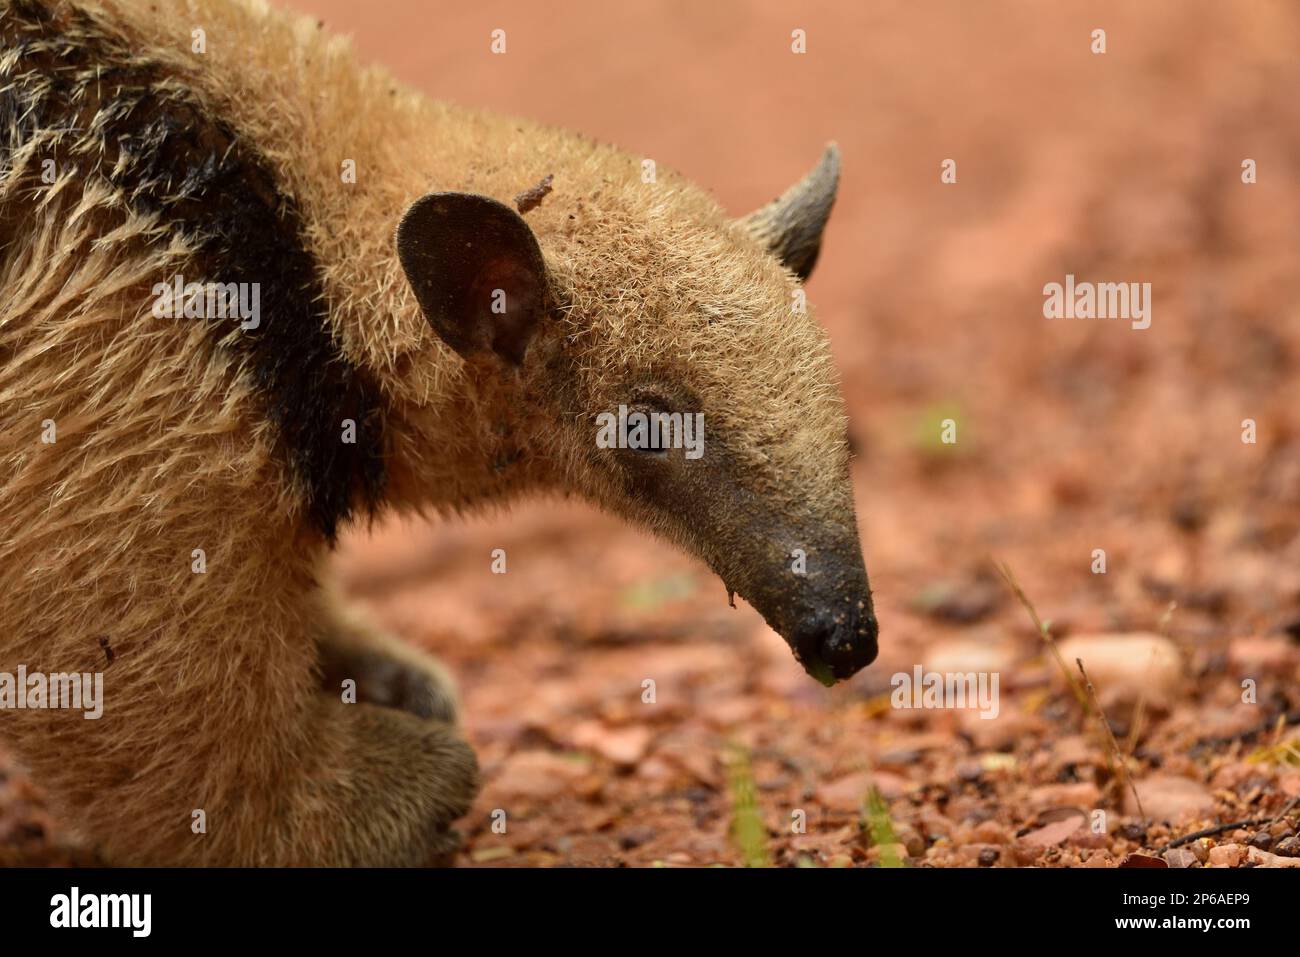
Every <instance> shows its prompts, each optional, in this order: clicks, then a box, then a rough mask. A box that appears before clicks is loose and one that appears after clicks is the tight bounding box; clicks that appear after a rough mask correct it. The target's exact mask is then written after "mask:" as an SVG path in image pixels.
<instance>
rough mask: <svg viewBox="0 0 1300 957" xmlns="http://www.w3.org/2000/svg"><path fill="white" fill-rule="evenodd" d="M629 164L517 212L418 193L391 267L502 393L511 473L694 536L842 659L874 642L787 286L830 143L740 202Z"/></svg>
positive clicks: (798, 261) (818, 649)
mask: <svg viewBox="0 0 1300 957" xmlns="http://www.w3.org/2000/svg"><path fill="white" fill-rule="evenodd" d="M603 165H604V166H605V168H606V169H608V168H609V167H610V166H611V165H614V164H613V163H612V162H606V163H604V164H603ZM640 172H641V170H640V168H639V165H638V164H635V161H629V162H628V164H627V168H626V169H624V170H623V171H622V174H621V175H610V174H609V173H606V172H604V170H602V173H603V175H599V176H595V177H593V179H595V180H596V182H595V183H594V185H589V184H577V183H565V182H564V181H563V178H562V177H557V180H556V182H555V194H554V196H553V197H552V198H551V199H550V200H548V202H547V203H546V204H545V205H544V208H543V210H541V211H540V212H541V215H536V216H535V215H532V214H530V215H529V220H528V222H526V221H525V219H524V217H523V216H522V215H520V214H519V213H518V212H516V211H515V210H514V209H513V208H511V207H509V206H507V205H504V204H503V203H500V202H498V201H497V200H495V199H491V198H488V197H485V196H480V195H473V194H467V193H432V194H430V195H427V196H425V197H423V198H422V199H420V200H418V201H417V202H416V203H415V204H414V205H412V206H411V207H410V209H409V210H408V211H407V212H406V214H405V216H404V218H403V219H402V221H401V225H400V226H399V228H398V230H397V250H398V253H399V256H400V259H401V262H402V267H403V269H404V270H405V273H406V276H407V278H408V280H409V281H410V284H411V288H412V290H413V292H414V294H415V298H416V299H417V300H418V302H419V304H420V307H421V309H422V310H423V312H424V315H425V317H426V318H427V319H428V321H429V323H430V325H431V326H432V327H433V329H434V330H435V331H436V332H437V334H438V336H439V337H441V339H442V341H443V342H444V343H445V344H446V345H447V346H449V347H451V349H453V350H455V352H456V353H458V354H459V355H460V356H461V357H462V359H463V360H464V364H465V370H466V375H467V380H468V381H470V382H471V383H480V384H481V383H484V382H487V383H489V384H490V387H491V388H492V389H493V390H495V392H496V393H497V394H498V395H506V396H508V404H510V405H511V406H512V407H513V408H514V410H515V411H514V414H512V415H511V417H510V424H509V426H508V427H503V431H508V432H510V433H511V441H512V443H513V445H514V448H516V449H517V456H515V457H516V458H518V459H519V460H520V461H519V462H518V468H519V469H520V470H521V471H524V472H527V473H528V474H530V475H531V476H532V477H533V479H534V480H535V481H536V483H537V484H543V485H549V486H551V487H553V488H557V489H561V490H565V491H571V492H577V493H579V494H581V495H582V496H584V497H586V498H588V499H590V500H592V501H594V502H595V503H597V504H598V505H600V506H602V507H604V508H605V509H608V510H610V511H613V512H615V513H617V514H619V515H621V516H624V517H625V518H628V519H630V520H632V521H634V522H637V523H639V524H641V525H643V526H645V527H647V528H649V529H652V530H654V531H655V532H658V533H660V534H662V535H664V536H666V537H667V538H669V539H671V540H672V541H674V542H676V543H678V544H679V545H681V546H682V547H684V548H685V549H687V550H688V551H690V552H692V553H694V554H695V555H697V556H699V557H700V558H701V559H703V560H704V561H705V562H707V563H708V564H709V566H710V567H712V568H713V570H714V571H715V572H717V574H718V575H719V576H721V578H722V580H723V582H724V583H725V585H726V587H727V589H728V590H729V591H734V592H736V593H738V594H740V595H741V596H742V597H743V598H745V599H746V600H747V601H748V602H749V603H750V604H751V605H753V606H754V607H755V608H757V609H758V611H759V612H760V613H761V614H762V615H763V617H764V618H765V619H766V620H767V622H768V623H769V624H770V625H771V626H772V627H773V628H774V629H775V630H776V631H777V632H779V633H780V634H781V635H782V637H783V638H784V639H785V640H786V641H787V642H788V643H789V645H790V647H791V648H792V649H793V651H794V653H795V655H796V657H797V658H798V659H799V661H800V662H801V663H802V664H803V666H804V668H805V669H806V670H807V671H808V672H809V673H810V674H812V675H813V676H814V677H816V678H817V679H819V680H820V681H822V682H824V683H826V684H830V683H832V682H833V681H835V680H837V679H841V678H847V677H848V676H850V675H852V674H854V673H855V672H856V671H858V670H859V669H860V668H862V667H864V666H865V665H867V664H869V663H870V662H871V661H872V660H873V659H874V658H875V656H876V619H875V616H874V614H873V610H872V602H871V592H870V589H869V587H868V584H867V575H866V570H865V567H864V565H863V560H862V550H861V546H860V545H859V542H858V531H857V522H856V519H855V517H854V508H853V495H852V488H851V484H850V479H849V455H848V446H847V441H846V422H845V416H844V410H843V403H842V400H841V398H840V394H839V389H838V386H837V383H836V379H835V375H834V369H833V366H832V363H831V359H830V355H829V350H828V346H827V341H826V336H825V334H824V332H823V331H822V329H821V328H820V327H819V326H818V325H817V324H816V323H815V322H814V321H813V318H812V316H811V314H810V311H809V310H808V308H807V306H806V303H805V299H804V295H803V285H802V283H803V280H805V279H806V278H807V277H808V274H809V273H810V272H811V270H812V267H813V265H814V263H815V261H816V259H817V254H818V250H819V248H820V243H821V236H822V230H823V228H824V226H825V224H826V220H827V217H828V216H829V214H830V209H831V205H832V203H833V201H834V198H835V189H836V185H837V182H838V178H839V157H838V152H837V150H836V149H835V147H834V146H831V147H829V148H828V149H827V151H826V154H825V156H824V157H823V159H822V161H821V163H820V164H819V165H818V166H817V168H816V169H815V170H813V172H812V173H810V174H809V175H808V176H807V177H806V178H805V179H804V180H803V181H802V182H800V183H798V184H797V185H796V186H794V187H793V188H791V189H790V190H789V191H788V192H786V193H785V194H784V195H783V196H781V197H780V198H778V199H777V200H775V201H773V202H772V203H771V204H769V205H768V206H766V207H764V208H763V209H760V210H758V211H757V212H755V213H753V214H752V215H750V216H748V217H745V218H744V219H741V220H730V219H728V218H727V217H726V216H725V215H724V214H723V213H722V212H721V210H720V209H719V208H718V207H717V205H716V203H714V202H713V201H712V200H711V199H710V198H709V197H707V195H705V194H704V193H703V192H702V191H700V190H698V189H697V188H695V187H693V186H691V185H690V184H689V183H687V182H685V181H684V180H680V179H678V178H676V177H669V178H668V179H667V181H665V178H664V177H663V176H662V175H661V176H660V177H659V181H658V182H657V183H649V184H648V183H646V182H645V181H644V180H645V177H644V176H642V175H639V174H640ZM520 185H521V186H523V185H527V184H520ZM523 205H524V206H525V207H528V206H529V205H531V201H530V202H528V203H524V204H523Z"/></svg>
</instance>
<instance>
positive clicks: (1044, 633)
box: [993, 561, 1089, 717]
mask: <svg viewBox="0 0 1300 957" xmlns="http://www.w3.org/2000/svg"><path fill="white" fill-rule="evenodd" d="M993 567H994V568H996V569H997V572H998V574H999V575H1001V576H1002V580H1003V581H1004V582H1006V583H1007V587H1008V588H1010V589H1011V593H1012V594H1013V595H1015V596H1016V600H1017V601H1019V602H1020V604H1021V605H1023V606H1024V608H1025V611H1027V612H1029V619H1030V621H1032V622H1033V623H1034V628H1035V629H1036V630H1037V631H1038V635H1039V637H1040V638H1042V639H1043V641H1044V642H1046V644H1047V648H1048V650H1049V651H1051V653H1052V657H1053V658H1055V659H1056V663H1057V665H1059V666H1060V668H1061V674H1063V675H1065V680H1066V681H1067V682H1069V685H1070V690H1071V691H1073V692H1074V697H1075V699H1076V700H1077V701H1078V702H1079V707H1080V708H1082V709H1083V713H1084V716H1085V717H1086V716H1087V714H1088V710H1089V708H1088V697H1087V695H1085V694H1084V693H1083V689H1082V688H1081V687H1079V682H1078V681H1076V680H1075V677H1074V675H1073V674H1072V673H1071V672H1070V666H1069V665H1067V664H1066V663H1065V659H1064V658H1062V657H1061V652H1060V650H1059V649H1058V648H1057V647H1056V639H1055V638H1053V637H1052V631H1051V625H1050V623H1047V622H1044V621H1043V620H1042V619H1041V618H1039V617H1038V610H1037V609H1036V608H1034V603H1033V602H1031V601H1030V600H1029V596H1028V595H1026V594H1025V592H1024V589H1022V588H1021V587H1020V583H1019V582H1017V581H1016V576H1015V575H1014V574H1013V573H1012V571H1011V566H1010V565H1007V564H1005V563H1003V562H998V561H994V562H993Z"/></svg>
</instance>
